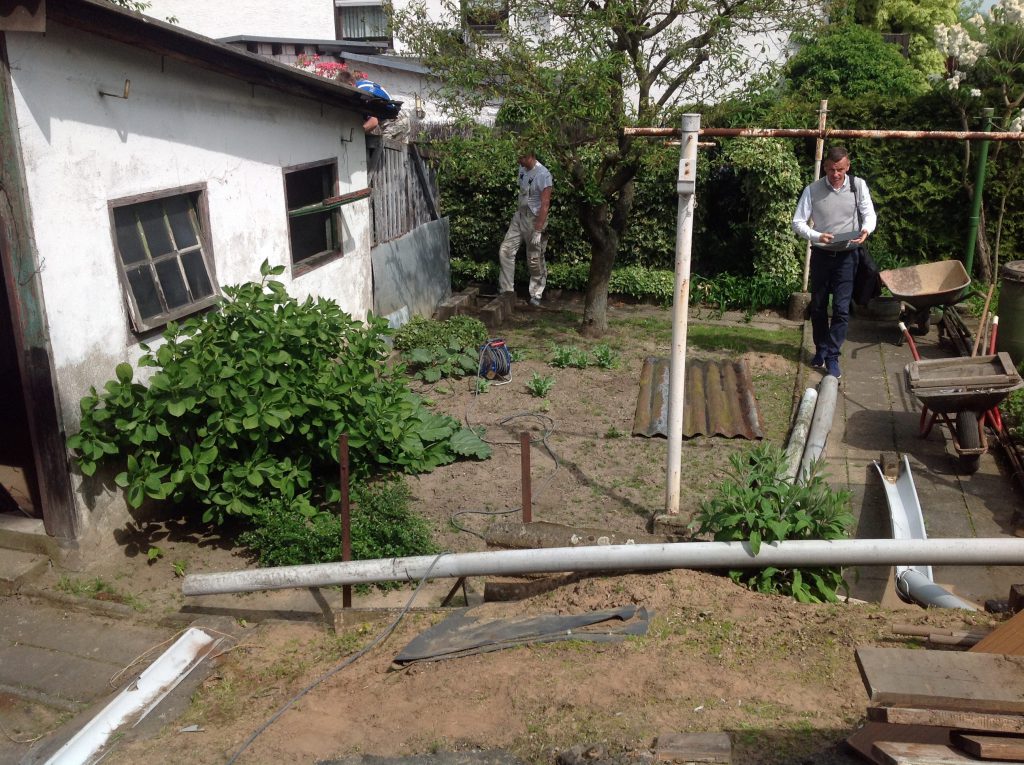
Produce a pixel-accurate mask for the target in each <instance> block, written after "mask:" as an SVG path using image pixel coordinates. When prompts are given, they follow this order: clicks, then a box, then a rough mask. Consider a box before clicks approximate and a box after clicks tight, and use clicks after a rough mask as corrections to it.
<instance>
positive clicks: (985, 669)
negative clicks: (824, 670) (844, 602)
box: [856, 646, 1024, 713]
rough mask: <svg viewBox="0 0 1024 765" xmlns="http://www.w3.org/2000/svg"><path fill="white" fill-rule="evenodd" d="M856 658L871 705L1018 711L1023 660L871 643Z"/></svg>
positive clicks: (1022, 705)
mask: <svg viewBox="0 0 1024 765" xmlns="http://www.w3.org/2000/svg"><path fill="white" fill-rule="evenodd" d="M856 656H857V667H858V668H859V669H860V674H861V679H862V680H863V681H864V687H865V688H866V689H867V691H868V696H869V698H870V699H871V701H872V702H874V703H876V704H886V705H890V706H910V707H931V708H934V709H964V710H970V711H972V712H998V713H1005V712H1024V658H1020V657H1016V656H1002V655H997V654H986V653H971V652H961V651H919V650H913V649H909V648H877V647H874V646H866V647H862V648H858V649H857V651H856Z"/></svg>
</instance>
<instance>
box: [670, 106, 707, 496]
mask: <svg viewBox="0 0 1024 765" xmlns="http://www.w3.org/2000/svg"><path fill="white" fill-rule="evenodd" d="M682 130H683V137H682V142H681V148H680V150H679V175H678V178H677V180H676V191H677V192H678V194H679V204H678V212H677V218H676V265H675V276H676V279H675V292H674V293H673V294H674V295H675V300H674V309H673V311H672V356H671V358H670V360H669V381H668V465H667V470H666V476H665V512H666V513H667V514H668V515H678V513H679V488H680V486H681V484H682V475H683V467H682V458H683V412H684V410H685V409H686V402H685V391H686V386H685V378H686V328H687V325H688V323H689V316H690V258H691V252H692V247H693V211H694V208H695V206H696V204H695V196H696V191H697V136H698V133H699V132H700V115H699V114H684V115H683V122H682Z"/></svg>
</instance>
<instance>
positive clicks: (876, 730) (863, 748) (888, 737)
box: [846, 722, 952, 762]
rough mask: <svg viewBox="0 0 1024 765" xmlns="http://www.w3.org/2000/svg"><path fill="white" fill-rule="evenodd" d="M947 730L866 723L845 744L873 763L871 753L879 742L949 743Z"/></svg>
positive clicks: (948, 730)
mask: <svg viewBox="0 0 1024 765" xmlns="http://www.w3.org/2000/svg"><path fill="white" fill-rule="evenodd" d="M951 733H952V731H951V730H950V729H949V728H943V727H937V726H934V725H891V724H888V723H884V722H867V723H865V724H864V725H862V726H861V727H860V728H858V729H857V730H855V731H854V732H853V733H851V734H850V735H849V736H847V737H846V743H847V744H848V745H849V746H850V748H851V749H853V750H854V751H855V752H857V753H858V754H860V755H861V756H863V757H865V758H866V759H868V760H871V761H874V762H880V760H875V758H874V755H873V754H872V752H873V751H874V746H875V744H876V743H877V742H879V741H898V742H900V743H904V744H911V743H913V744H943V745H948V744H949V743H950V742H951V739H950V734H951Z"/></svg>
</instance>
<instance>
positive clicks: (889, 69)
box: [785, 24, 929, 103]
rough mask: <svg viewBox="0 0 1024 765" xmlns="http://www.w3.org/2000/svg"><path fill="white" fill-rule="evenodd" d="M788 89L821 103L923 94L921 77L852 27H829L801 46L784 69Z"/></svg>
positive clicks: (888, 47) (895, 52)
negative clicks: (831, 99)
mask: <svg viewBox="0 0 1024 765" xmlns="http://www.w3.org/2000/svg"><path fill="white" fill-rule="evenodd" d="M785 77H786V81H787V83H788V85H789V87H790V88H791V89H792V90H793V91H794V92H795V93H798V94H800V95H802V96H804V97H805V98H808V99H813V100H814V102H815V103H816V102H817V100H818V99H821V98H831V97H833V96H840V95H841V96H844V97H846V98H860V97H863V96H873V97H876V98H877V97H879V96H884V97H885V98H903V97H907V96H914V95H920V94H922V93H925V92H927V91H928V89H929V88H928V81H927V80H926V79H925V76H924V75H923V74H922V73H921V72H919V71H918V70H916V69H914V67H913V66H912V65H911V64H910V63H909V62H908V61H907V60H906V59H904V58H903V56H902V55H900V51H899V49H898V48H897V47H896V46H895V45H892V44H891V43H887V42H885V41H884V40H883V39H882V36H881V35H880V34H879V33H878V32H876V31H874V30H871V29H866V28H865V27H862V26H860V25H858V24H833V25H830V26H827V27H825V28H823V29H822V30H821V31H820V32H819V33H818V34H817V35H816V36H815V37H814V39H813V40H807V41H805V42H804V44H803V45H802V46H801V48H800V50H798V51H797V53H796V55H794V56H793V57H792V58H790V59H789V61H788V62H787V63H786V66H785Z"/></svg>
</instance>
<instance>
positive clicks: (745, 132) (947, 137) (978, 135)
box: [622, 127, 1024, 143]
mask: <svg viewBox="0 0 1024 765" xmlns="http://www.w3.org/2000/svg"><path fill="white" fill-rule="evenodd" d="M622 134H623V135H629V136H647V137H650V138H658V137H665V138H679V137H680V136H681V135H682V132H681V131H680V130H679V128H669V127H628V128H623V129H622ZM699 135H701V136H704V137H707V138H822V139H824V140H826V141H828V140H832V139H835V138H889V139H905V140H930V141H1003V142H1008V143H1013V142H1017V143H1019V142H1021V141H1024V133H988V132H982V131H977V130H831V129H829V130H814V129H806V128H701V129H700V131H699Z"/></svg>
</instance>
